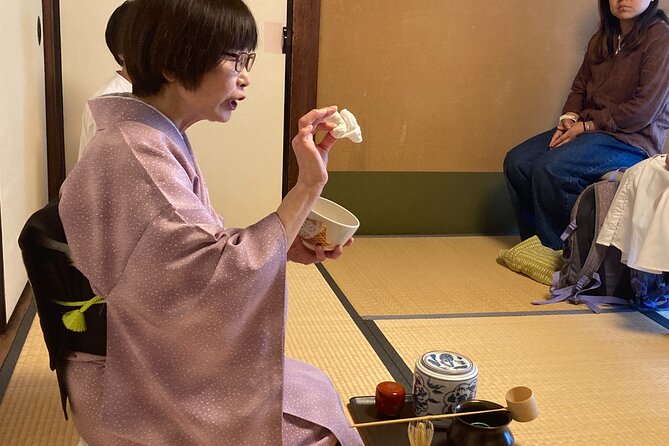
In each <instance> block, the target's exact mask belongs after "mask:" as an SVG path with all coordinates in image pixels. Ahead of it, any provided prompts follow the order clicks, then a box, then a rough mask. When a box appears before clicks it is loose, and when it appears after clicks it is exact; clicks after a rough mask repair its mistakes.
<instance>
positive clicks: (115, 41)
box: [105, 0, 128, 66]
mask: <svg viewBox="0 0 669 446" xmlns="http://www.w3.org/2000/svg"><path fill="white" fill-rule="evenodd" d="M127 11H128V0H126V1H124V2H123V3H121V5H120V6H119V7H118V8H116V9H115V10H114V12H112V14H111V15H110V16H109V20H108V21H107V28H106V29H105V42H107V48H109V51H110V52H111V53H112V56H114V60H116V62H117V63H118V64H119V65H121V66H123V58H121V55H122V54H123V46H122V45H121V43H122V42H121V39H122V36H123V31H122V27H123V25H124V23H125V15H126V13H127Z"/></svg>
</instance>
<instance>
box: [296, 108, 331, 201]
mask: <svg viewBox="0 0 669 446" xmlns="http://www.w3.org/2000/svg"><path fill="white" fill-rule="evenodd" d="M336 111H337V106H335V105H332V106H330V107H324V108H318V109H313V110H311V111H310V112H308V113H307V114H305V115H304V116H302V117H301V118H300V120H299V121H298V123H297V125H298V132H297V135H295V137H294V138H293V141H292V146H293V152H294V153H295V158H296V160H297V165H298V167H299V174H298V176H297V182H298V183H302V184H303V185H306V186H308V187H309V186H315V187H320V188H322V187H323V186H324V185H325V183H327V180H328V174H327V159H328V152H329V151H330V149H331V148H332V146H333V145H334V143H335V142H336V139H335V138H334V136H332V135H331V134H330V133H329V132H330V130H332V129H333V128H334V127H335V125H334V124H331V123H326V122H325V121H324V120H325V118H327V117H328V116H330V115H332V114H333V113H334V112H336ZM317 132H327V133H325V136H324V137H323V139H322V140H321V141H320V142H319V143H318V144H316V141H315V139H314V138H315V136H316V133H317Z"/></svg>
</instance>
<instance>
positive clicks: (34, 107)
mask: <svg viewBox="0 0 669 446" xmlns="http://www.w3.org/2000/svg"><path fill="white" fill-rule="evenodd" d="M41 14H42V5H41V1H40V0H3V2H2V14H0V54H1V55H2V58H3V68H2V71H1V73H2V85H3V88H2V89H0V114H1V116H2V118H1V119H0V160H2V161H1V162H0V206H1V210H0V213H1V214H2V247H3V267H4V275H5V306H6V310H7V311H6V313H7V320H9V317H10V315H11V314H12V312H13V311H14V308H15V307H16V303H17V302H18V299H19V297H20V296H21V292H22V291H23V288H24V287H25V285H26V282H27V276H26V272H25V268H24V266H23V262H22V259H21V252H20V250H19V246H18V244H17V240H18V236H19V233H20V232H21V229H22V228H23V225H24V223H25V222H26V220H27V219H28V217H29V216H30V214H31V213H32V212H34V211H35V210H37V209H38V208H40V207H41V206H43V205H44V204H45V203H46V200H47V182H46V178H47V173H46V130H45V108H44V63H43V60H44V59H43V50H42V46H40V45H38V43H37V17H38V16H41ZM0 285H1V284H0Z"/></svg>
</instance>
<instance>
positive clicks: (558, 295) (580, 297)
mask: <svg viewBox="0 0 669 446" xmlns="http://www.w3.org/2000/svg"><path fill="white" fill-rule="evenodd" d="M559 274H560V273H559V272H556V273H555V274H554V275H553V287H551V296H553V297H552V299H549V300H541V301H538V302H532V304H533V305H546V304H554V303H557V302H564V301H568V302H570V303H572V304H575V305H578V304H585V305H587V306H588V308H590V309H591V310H592V311H594V312H595V313H601V311H602V310H601V309H600V308H599V307H598V306H597V305H624V306H628V305H629V301H628V300H626V299H622V298H620V297H615V296H594V295H589V294H583V293H584V292H586V291H590V290H594V289H597V288H598V287H599V286H600V285H601V284H602V281H601V280H600V278H599V273H593V274H592V279H590V278H589V277H588V276H582V277H581V278H580V279H578V282H576V284H574V285H569V286H566V287H562V288H556V287H555V285H556V284H557V283H558V280H559ZM590 282H592V284H591V285H590V286H588V287H586V285H588V284H589V283H590Z"/></svg>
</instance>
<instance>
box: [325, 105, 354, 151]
mask: <svg viewBox="0 0 669 446" xmlns="http://www.w3.org/2000/svg"><path fill="white" fill-rule="evenodd" d="M325 122H331V123H333V124H335V125H336V126H337V127H335V128H334V129H332V130H330V133H331V134H332V136H334V137H335V138H337V139H341V138H348V139H350V140H351V141H353V142H355V143H359V142H362V132H361V131H360V126H359V125H358V121H356V119H355V116H353V113H351V112H350V111H348V110H346V109H343V110H342V111H340V112H334V113H333V114H332V115H330V116H328V117H327V118H325Z"/></svg>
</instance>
